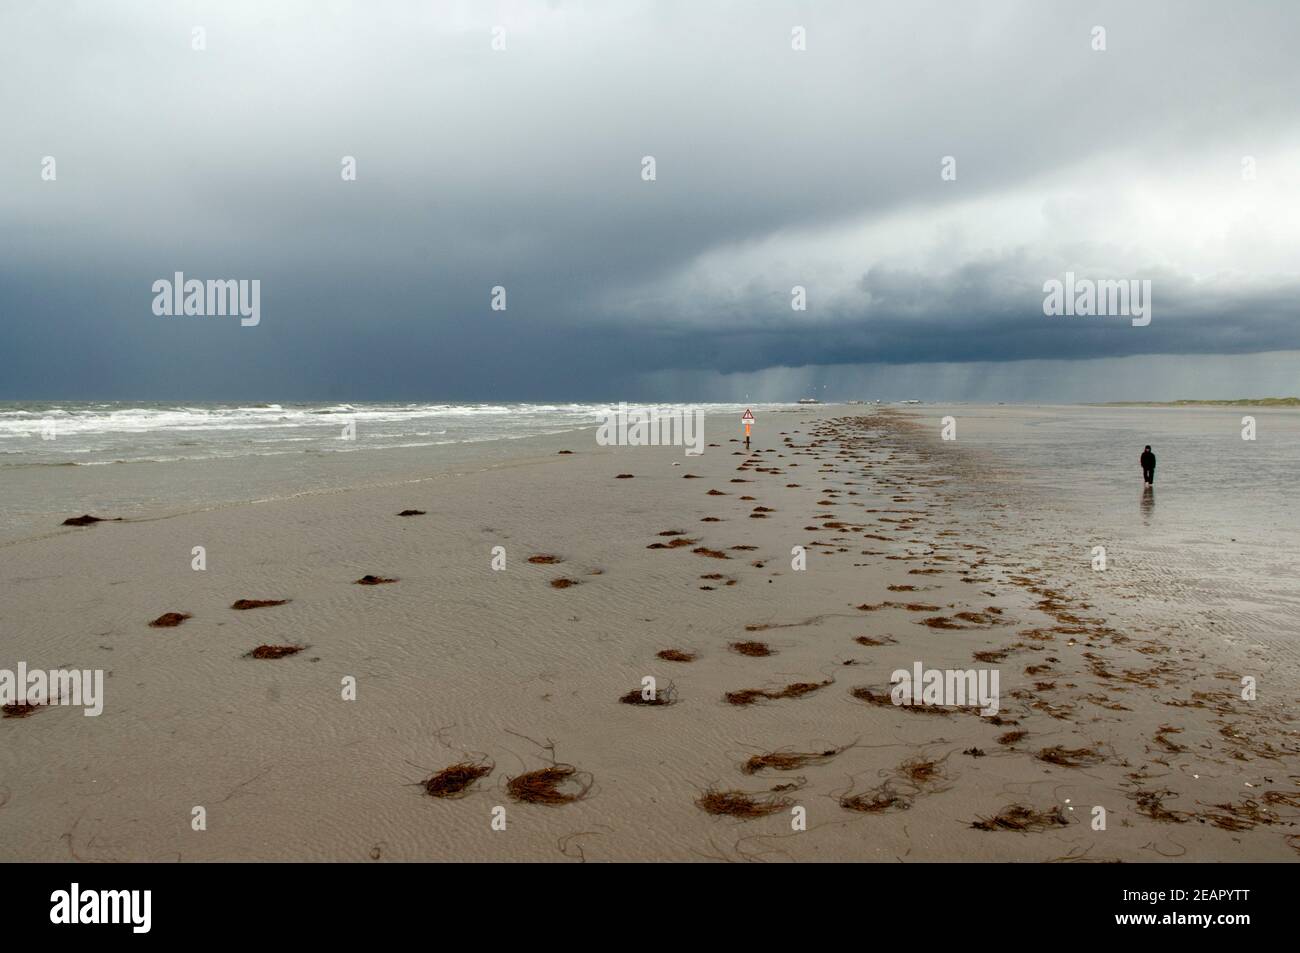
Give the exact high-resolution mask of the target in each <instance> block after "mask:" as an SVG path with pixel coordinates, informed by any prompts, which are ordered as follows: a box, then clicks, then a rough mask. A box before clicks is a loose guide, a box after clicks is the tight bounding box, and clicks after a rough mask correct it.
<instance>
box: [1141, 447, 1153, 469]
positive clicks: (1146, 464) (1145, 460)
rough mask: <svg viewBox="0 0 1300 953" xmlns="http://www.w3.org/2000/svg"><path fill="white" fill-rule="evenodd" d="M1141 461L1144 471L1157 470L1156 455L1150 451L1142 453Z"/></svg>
mask: <svg viewBox="0 0 1300 953" xmlns="http://www.w3.org/2000/svg"><path fill="white" fill-rule="evenodd" d="M1141 460H1142V469H1143V470H1154V469H1155V468H1156V455H1155V454H1154V453H1152V452H1151V451H1150V450H1143V451H1142V457H1141Z"/></svg>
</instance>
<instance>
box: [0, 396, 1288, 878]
mask: <svg viewBox="0 0 1300 953" xmlns="http://www.w3.org/2000/svg"><path fill="white" fill-rule="evenodd" d="M851 415H852V416H851ZM759 423H760V429H759V430H758V431H756V440H755V441H754V444H753V452H752V453H748V454H747V453H745V452H744V451H743V448H742V446H741V445H740V444H739V443H738V442H735V441H733V440H732V435H734V432H735V431H734V429H733V428H734V427H735V424H736V422H735V421H734V420H731V419H727V420H716V419H713V418H710V420H709V422H708V428H707V429H706V435H707V438H708V440H709V441H710V442H712V443H717V444H718V446H710V447H709V448H708V450H707V451H706V453H705V455H704V456H703V457H698V458H691V457H685V456H684V455H683V454H682V451H681V449H680V448H672V447H664V448H651V447H637V448H601V447H597V446H596V445H595V441H594V432H593V431H586V432H582V433H574V434H566V435H561V436H551V437H540V438H535V439H530V440H527V441H518V442H517V446H516V448H515V450H516V452H515V454H514V455H513V456H512V457H511V458H510V459H509V460H508V461H505V462H500V463H497V464H495V465H493V466H491V467H489V468H486V469H474V468H467V469H464V470H460V471H456V470H448V471H444V472H441V473H440V474H439V475H438V476H436V477H431V478H430V479H428V480H426V481H423V482H418V483H408V484H405V485H400V486H381V487H372V488H365V489H355V490H346V491H338V492H329V493H320V494H316V495H311V496H303V497H299V498H295V499H288V500H281V501H276V502H265V503H258V504H248V505H237V506H226V507H222V508H218V509H213V510H209V511H199V512H190V513H185V514H177V515H171V516H166V517H162V518H156V519H150V520H132V521H127V522H110V523H99V524H96V525H91V526H86V527H68V528H64V527H59V526H57V525H55V526H52V527H51V528H50V532H49V533H47V534H44V535H42V536H41V537H39V538H35V539H29V540H23V541H18V542H15V543H11V544H8V545H4V546H0V619H3V620H4V623H3V624H4V656H3V658H2V659H0V667H9V668H13V667H14V666H15V665H16V664H17V662H18V661H19V660H23V661H26V662H27V663H28V665H29V666H32V667H44V668H50V667H70V668H103V669H105V670H106V678H105V691H106V699H105V707H104V713H103V714H102V715H101V716H99V717H97V718H85V717H83V716H82V714H81V711H80V710H79V709H75V708H64V707H48V708H42V709H39V710H37V711H36V712H34V713H31V714H29V715H28V716H27V717H23V718H3V719H0V739H2V743H0V856H3V857H4V858H5V859H7V860H22V861H33V860H67V859H80V860H86V861H107V860H183V861H201V860H294V859H304V860H350V861H367V862H369V861H374V860H381V861H382V860H402V861H414V860H539V861H545V860H550V861H579V860H584V859H585V860H591V861H600V860H687V861H692V860H715V861H722V860H730V861H740V860H757V861H790V860H795V861H809V860H878V861H889V862H893V861H897V860H906V861H939V860H999V861H1011V860H1022V861H1098V862H1100V861H1111V860H1123V861H1158V860H1163V859H1170V860H1175V859H1176V860H1207V861H1208V860H1247V861H1250V860H1260V861H1263V860H1281V861H1285V860H1295V859H1296V857H1297V856H1298V854H1297V844H1300V836H1297V835H1300V826H1297V825H1296V821H1297V819H1298V816H1300V785H1298V783H1297V779H1298V778H1300V758H1298V757H1297V736H1296V733H1295V730H1294V723H1293V722H1292V721H1291V720H1290V719H1291V717H1292V715H1293V708H1292V706H1293V703H1294V699H1293V698H1292V699H1290V700H1287V699H1282V698H1279V695H1278V693H1277V692H1272V693H1263V694H1261V698H1260V699H1259V700H1256V701H1249V702H1248V701H1243V700H1242V699H1241V697H1240V679H1241V675H1242V674H1243V668H1244V666H1245V665H1246V664H1247V661H1248V660H1246V659H1244V658H1243V656H1242V654H1241V652H1240V651H1238V650H1236V649H1234V648H1233V647H1232V646H1230V645H1224V644H1220V643H1217V642H1214V641H1209V640H1206V639H1202V638H1197V637H1196V633H1193V632H1188V631H1171V630H1170V629H1169V628H1168V627H1163V626H1158V625H1156V624H1154V623H1153V622H1152V621H1151V620H1150V619H1149V618H1147V617H1146V616H1138V617H1136V618H1130V617H1129V615H1130V614H1129V613H1126V608H1127V607H1126V606H1125V604H1124V602H1123V600H1121V599H1118V598H1110V597H1107V596H1106V594H1105V593H1104V592H1102V593H1100V594H1099V593H1098V592H1094V591H1089V589H1088V587H1087V582H1088V580H1087V579H1081V580H1080V579H1071V580H1069V581H1065V580H1062V579H1059V578H1055V577H1053V576H1052V575H1051V574H1050V569H1049V568H1048V567H1047V566H1046V565H1045V562H1046V561H1045V560H1043V559H1041V558H1040V554H1038V553H1035V552H1033V551H1028V550H1026V549H1025V548H1023V547H1017V545H1016V543H1015V536H1014V534H1008V535H1002V536H1000V535H999V534H998V533H997V532H996V525H997V524H996V521H989V520H984V519H978V520H977V519H975V518H972V516H971V515H970V511H969V510H968V509H967V507H968V505H969V503H968V500H967V499H966V498H968V497H969V495H970V493H971V487H970V486H969V483H967V484H965V485H963V487H962V488H961V489H962V493H959V492H958V491H957V489H956V488H955V487H954V480H955V479H956V478H955V477H954V469H953V467H952V463H951V461H950V460H949V459H948V458H947V457H946V456H945V454H944V453H941V452H939V451H938V450H937V449H936V448H935V446H934V444H933V443H932V442H930V441H929V440H927V439H926V438H925V437H924V436H923V435H922V434H921V433H920V432H919V431H918V429H917V428H918V425H917V423H916V422H915V421H914V420H913V419H912V418H909V417H908V416H907V415H905V414H901V413H894V412H886V413H883V414H870V413H869V412H867V411H864V410H863V409H861V408H829V407H828V408H814V409H801V410H800V411H799V412H798V413H789V414H772V415H769V416H767V417H766V418H765V419H764V420H762V421H760V422H759ZM561 450H572V451H573V453H571V454H562V453H560V452H559V451H561ZM674 464H678V465H676V466H675V465H674ZM626 474H630V475H631V477H632V478H631V479H628V478H626V477H625V476H624V477H622V478H620V477H621V476H622V475H626ZM687 475H691V476H694V477H696V479H684V477H685V476H687ZM963 479H967V480H968V479H969V478H968V477H964V478H963ZM981 492H982V493H983V496H984V498H985V500H986V504H987V506H988V507H989V509H990V511H993V510H996V511H997V512H998V513H999V514H1000V518H1001V519H1003V520H1004V521H1006V522H1007V523H1008V524H1014V521H1015V519H1016V500H1015V498H1014V494H1013V493H1011V492H1010V491H1009V489H1008V487H1006V486H999V485H997V484H994V483H990V485H989V486H988V487H987V488H984V489H982V490H981ZM963 494H964V495H963ZM999 494H1001V495H999ZM406 510H420V511H423V513H422V514H421V515H413V516H405V517H403V516H401V515H399V514H401V513H402V512H403V511H406ZM67 515H68V516H74V515H80V514H79V513H77V514H74V513H68V514H67ZM94 515H97V516H101V517H112V516H114V515H116V514H114V513H112V512H96V513H94ZM195 546H203V547H205V549H206V559H207V569H206V570H205V571H201V572H200V571H195V570H193V569H192V568H191V561H192V559H193V556H192V550H193V548H194V547H195ZM795 546H802V547H805V548H806V553H807V569H806V570H805V571H796V570H794V569H793V568H792V563H791V560H792V554H791V549H792V547H795ZM495 547H502V548H503V551H504V558H505V568H504V570H501V571H495V570H494V569H493V561H494V558H495V559H497V560H499V559H500V556H501V554H502V550H496V551H494V548H495ZM539 556H541V557H546V556H549V557H553V558H551V559H534V561H531V562H530V557H539ZM497 564H498V565H500V563H499V561H498V563H497ZM367 577H370V578H373V579H375V580H377V581H379V582H381V583H382V584H364V585H357V584H356V583H357V582H359V581H363V580H365V579H366V578H367ZM557 583H559V584H558V585H557ZM238 600H258V601H261V600H288V601H286V602H285V603H284V604H281V605H265V606H257V607H256V608H255V611H244V610H240V609H235V608H233V606H234V605H235V604H236V603H237V601H238ZM166 613H178V614H188V615H189V618H187V619H184V620H183V623H182V624H178V625H175V626H173V627H164V628H151V627H150V624H149V623H150V622H151V621H153V620H156V619H158V618H160V617H161V616H163V615H164V614H166ZM756 645H758V646H761V648H762V650H758V649H756V648H755V646H756ZM738 646H739V647H738ZM259 647H261V648H270V649H273V650H274V649H275V648H277V647H281V648H287V647H292V648H297V649H300V651H296V652H283V653H281V652H277V651H270V652H263V653H262V654H261V655H258V654H257V652H256V650H257V649H259ZM665 656H666V657H665ZM917 661H920V662H922V663H923V664H924V666H925V667H926V668H941V669H947V668H953V669H969V668H972V667H975V668H986V669H989V668H996V669H997V670H998V672H999V674H1000V686H1001V699H1000V711H999V713H998V715H997V716H996V718H988V717H982V716H980V715H979V714H978V713H977V712H975V711H973V710H969V709H965V710H960V711H952V710H937V709H932V708H931V709H923V710H912V709H906V708H899V707H896V706H894V705H892V704H890V703H888V702H886V703H885V704H880V703H878V702H880V700H881V696H882V694H883V695H884V696H885V697H886V698H887V696H888V691H889V679H890V673H891V672H892V671H894V670H895V669H900V668H905V669H911V668H912V666H913V665H914V663H915V662H917ZM647 676H649V677H653V678H654V679H655V680H656V687H657V689H658V691H657V692H656V694H655V695H654V696H653V698H652V699H646V698H645V697H644V696H643V695H642V694H641V692H642V688H643V679H644V678H646V677H647ZM349 679H355V696H356V697H355V700H345V698H344V695H345V693H346V689H347V686H348V684H349V682H348V680H349ZM638 698H641V699H642V701H654V702H658V703H638V702H637V699H638ZM664 701H666V702H668V703H666V704H665V703H663V702H664ZM450 767H456V768H458V770H457V771H453V772H451V773H450V774H443V775H440V776H439V772H443V771H444V770H445V769H448V768H450ZM484 768H490V771H487V772H484V771H483V769H484ZM435 776H438V777H437V778H436V783H434V784H432V785H429V784H427V782H429V781H430V780H431V779H435ZM431 792H433V793H431ZM435 794H436V795H439V796H435ZM1097 806H1100V807H1103V808H1104V809H1105V812H1106V815H1105V816H1106V825H1105V829H1104V830H1095V829H1094V826H1093V819H1094V816H1095V814H1094V808H1095V807H1097ZM195 807H203V808H204V809H205V811H206V830H202V831H195V830H193V829H192V827H191V817H192V814H193V809H194V808H195ZM498 807H500V808H504V818H505V825H504V828H505V829H504V830H498V829H494V825H493V821H494V818H498V819H499V817H500V816H501V813H500V812H495V811H494V809H495V808H498ZM797 808H803V809H804V813H805V814H806V830H794V829H792V820H795V819H796V815H797V813H798V812H795V809H797ZM792 812H794V813H792ZM496 826H497V827H500V826H501V825H500V823H499V821H498V824H497V825H496Z"/></svg>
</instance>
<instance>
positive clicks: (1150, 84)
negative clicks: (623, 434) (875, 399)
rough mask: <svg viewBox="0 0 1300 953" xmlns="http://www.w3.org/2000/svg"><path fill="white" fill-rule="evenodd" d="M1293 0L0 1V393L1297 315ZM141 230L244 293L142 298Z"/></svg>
mask: <svg viewBox="0 0 1300 953" xmlns="http://www.w3.org/2000/svg"><path fill="white" fill-rule="evenodd" d="M1298 22H1300V14H1297V12H1296V11H1294V10H1293V9H1292V8H1291V7H1290V6H1288V5H1286V4H1280V3H1279V4H1264V3H1258V4H1246V5H1245V6H1243V7H1240V8H1232V9H1229V8H1226V7H1224V6H1222V5H1215V4H1187V3H1168V4H1155V3H1153V4H1144V5H1141V6H1140V7H1139V8H1137V9H1132V8H1131V6H1130V5H1126V4H1096V5H1087V6H1086V8H1072V7H1071V6H1070V5H1060V6H1057V5H1046V4H1035V3H1023V4H1015V3H1000V2H999V3H989V4H979V3H956V2H950V3H932V4H911V3H909V4H903V3H897V4H892V3H891V4H881V5H865V4H858V3H848V2H845V3H839V4H836V3H817V4H799V3H792V4H777V3H773V4H767V5H762V6H756V5H754V4H740V3H690V4H687V3H681V4H672V3H666V4H665V3H661V4H637V3H619V4H567V3H552V4H541V3H519V4H511V3H503V4H499V5H496V6H493V5H486V4H469V3H465V4H454V3H442V4H438V3H410V4H406V3H385V4H356V5H352V4H347V3H334V4H307V3H277V4H275V5H274V6H273V7H268V6H266V5H260V4H253V3H222V4H202V3H196V4H192V5H172V4H162V3H156V4H139V3H130V4H128V3H104V4H96V5H81V6H68V7H57V6H51V5H40V4H34V3H31V4H29V3H17V4H7V5H6V6H5V8H4V9H3V10H2V11H0V71H2V72H3V74H4V82H3V84H0V116H2V117H3V121H4V128H5V130H6V133H7V137H6V144H5V148H4V150H3V151H2V152H0V183H3V186H4V187H3V189H0V217H2V220H3V231H0V254H2V257H0V396H3V397H23V396H136V397H160V398H181V397H185V398H187V399H194V400H198V399H203V398H217V397H238V398H252V397H255V396H256V397H262V398H264V399H276V398H284V399H292V398H294V397H317V396H319V397H338V398H340V399H349V398H350V399H363V398H365V397H410V398H418V397H429V396H440V397H456V398H463V399H477V398H483V399H506V398H519V399H527V398H538V399H545V398H555V397H574V398H581V397H610V396H618V395H620V394H623V393H627V394H628V395H629V396H633V394H634V392H636V391H638V390H640V391H645V389H646V388H647V387H648V386H649V385H647V384H645V383H643V382H642V381H643V380H644V379H650V378H652V377H653V376H654V375H656V374H658V375H662V374H664V373H666V372H673V371H686V372H701V373H705V372H726V373H731V372H749V371H759V370H762V369H764V368H774V367H798V366H803V365H822V366H834V365H845V364H855V363H872V364H880V363H884V364H889V363H897V364H912V363H922V364H924V363H930V362H935V363H938V362H954V361H957V362H960V361H1008V360H1019V359H1026V358H1070V359H1082V358H1094V357H1102V356H1122V355H1134V354H1158V353H1164V354H1180V353H1188V354H1230V353H1241V352H1247V351H1267V350H1280V349H1285V348H1295V347H1297V346H1300V342H1298V341H1297V332H1296V330H1295V325H1296V322H1295V321H1294V320H1293V319H1292V316H1293V315H1294V305H1293V303H1294V301H1295V300H1296V298H1295V291H1296V270H1295V266H1294V261H1293V260H1292V256H1291V254H1290V251H1289V249H1291V248H1293V247H1294V241H1295V238H1296V237H1297V236H1296V234H1295V229H1296V225H1295V222H1296V216H1295V213H1296V211H1297V201H1296V190H1295V172H1294V169H1295V164H1294V162H1293V160H1294V158H1295V157H1296V156H1297V155H1300V151H1298V150H1300V139H1298V136H1300V132H1297V129H1296V127H1295V122H1294V103H1295V102H1296V101H1297V99H1300V69H1297V67H1296V66H1295V65H1294V56H1293V53H1294V46H1295V41H1296V39H1297V23H1298ZM796 24H798V25H803V26H805V27H806V28H807V31H808V49H807V50H806V51H803V52H795V51H792V50H791V49H790V31H791V27H792V26H794V25H796ZM495 25H504V26H505V28H506V34H505V36H506V44H507V48H506V50H505V51H493V50H492V49H491V47H490V41H491V29H492V27H493V26H495ZM1094 25H1104V26H1105V27H1106V30H1107V35H1106V37H1107V49H1106V51H1105V52H1096V51H1094V50H1093V49H1091V46H1090V41H1091V37H1090V30H1091V29H1092V27H1093V26H1094ZM197 26H202V27H203V28H204V29H205V30H206V46H207V48H206V49H205V50H203V51H196V50H193V49H192V48H191V30H192V29H193V28H194V27H197ZM647 154H649V155H653V156H654V157H655V158H656V161H657V166H658V169H657V172H658V179H657V181H655V182H653V183H648V182H643V181H642V180H641V178H640V159H641V156H643V155H647ZM47 155H48V156H54V157H55V158H56V160H57V163H58V178H57V180H56V181H54V182H48V181H42V180H41V178H40V169H41V161H42V159H43V157H44V156H47ZM945 155H953V156H955V157H956V158H957V163H958V170H959V174H958V178H957V180H956V181H955V182H944V181H941V179H940V177H939V168H940V159H941V157H943V156H945ZM1243 155H1253V156H1256V157H1257V159H1258V162H1259V168H1260V172H1259V181H1258V182H1255V183H1253V184H1252V186H1251V187H1252V188H1256V189H1257V194H1258V196H1259V200H1258V203H1257V207H1255V208H1252V210H1250V214H1249V215H1246V214H1244V213H1242V211H1241V209H1240V208H1239V207H1238V206H1239V204H1240V202H1241V191H1240V190H1241V188H1242V184H1243V183H1242V177H1241V174H1240V168H1239V163H1240V159H1241V157H1242V156H1243ZM343 156H355V157H356V160H357V168H358V177H357V181H355V182H344V181H342V180H341V178H340V175H339V170H340V160H341V158H342V157H343ZM1139 184H1140V185H1141V188H1137V185H1139ZM1252 201H1253V200H1252ZM1229 216H1230V217H1231V222H1232V229H1231V231H1230V234H1226V237H1224V238H1223V239H1222V240H1221V241H1215V240H1211V239H1212V238H1213V236H1210V237H1206V235H1202V234H1200V233H1198V232H1197V228H1198V227H1199V228H1200V229H1201V230H1202V231H1203V232H1204V231H1206V230H1207V229H1208V230H1209V231H1213V230H1214V229H1215V227H1216V223H1217V222H1219V221H1220V220H1223V221H1225V222H1227V221H1228V217H1229ZM1189 219H1195V220H1196V222H1195V223H1191V224H1189ZM1197 223H1199V224H1197ZM1223 230H1224V231H1225V232H1228V228H1227V225H1226V224H1225V226H1224V229H1223ZM1189 236H1190V237H1189ZM1284 252H1285V253H1284ZM1071 269H1072V270H1074V271H1077V272H1078V273H1079V274H1081V275H1087V276H1090V277H1096V278H1129V277H1133V278H1151V279H1152V281H1153V285H1154V289H1155V290H1154V299H1155V311H1154V319H1153V322H1152V324H1151V325H1150V326H1149V327H1147V328H1142V329H1136V328H1131V327H1129V326H1128V324H1127V322H1126V321H1124V320H1123V319H1114V318H1106V319H1102V318H1093V319H1082V318H1075V319H1066V318H1047V317H1045V316H1044V315H1043V314H1042V310H1041V304H1042V297H1043V291H1042V285H1043V282H1044V281H1045V280H1048V279H1050V278H1053V277H1060V276H1061V275H1062V274H1063V273H1064V272H1065V271H1066V270H1071ZM178 270H179V271H183V272H185V273H186V275H187V276H189V277H198V278H225V277H237V278H250V279H251V278H257V279H260V280H261V282H262V289H263V291H262V294H263V298H262V315H263V320H262V323H261V324H260V325H259V326H258V327H257V328H250V329H241V328H239V327H238V324H237V322H231V321H226V320H223V319H220V318H160V317H156V316H155V315H153V313H152V312H151V310H150V302H151V300H152V293H151V291H150V286H151V284H152V282H153V281H154V280H155V279H158V278H170V277H171V275H172V273H173V272H175V271H178ZM796 284H797V285H803V286H806V287H807V289H808V296H809V300H810V305H809V309H808V311H807V312H803V313H794V312H792V311H791V310H790V288H791V287H792V286H793V285H796ZM496 285H502V286H505V287H506V289H507V293H508V300H509V307H508V310H507V311H506V312H504V313H499V312H492V311H491V310H490V309H489V307H488V302H489V294H490V289H491V288H492V287H493V286H496ZM639 382H642V383H639ZM646 396H655V395H653V394H647V395H646ZM670 396H671V395H670ZM691 396H700V397H707V396H708V394H706V393H700V394H695V395H691Z"/></svg>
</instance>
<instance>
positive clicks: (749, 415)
mask: <svg viewBox="0 0 1300 953" xmlns="http://www.w3.org/2000/svg"><path fill="white" fill-rule="evenodd" d="M740 419H741V420H751V421H752V420H753V419H754V412H753V411H752V410H750V409H748V408H746V409H745V412H744V413H743V414H741V415H740Z"/></svg>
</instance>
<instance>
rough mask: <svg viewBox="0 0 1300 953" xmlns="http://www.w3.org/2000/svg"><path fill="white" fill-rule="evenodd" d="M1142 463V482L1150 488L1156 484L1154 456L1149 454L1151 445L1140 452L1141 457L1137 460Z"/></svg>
mask: <svg viewBox="0 0 1300 953" xmlns="http://www.w3.org/2000/svg"><path fill="white" fill-rule="evenodd" d="M1138 459H1139V460H1140V461H1141V463H1142V481H1143V482H1144V483H1146V485H1147V486H1152V485H1154V484H1155V482H1156V455H1155V454H1154V453H1152V452H1151V444H1147V448H1146V449H1145V450H1143V451H1142V456H1141V457H1139V458H1138Z"/></svg>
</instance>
